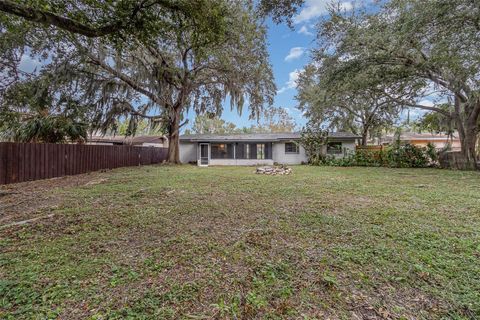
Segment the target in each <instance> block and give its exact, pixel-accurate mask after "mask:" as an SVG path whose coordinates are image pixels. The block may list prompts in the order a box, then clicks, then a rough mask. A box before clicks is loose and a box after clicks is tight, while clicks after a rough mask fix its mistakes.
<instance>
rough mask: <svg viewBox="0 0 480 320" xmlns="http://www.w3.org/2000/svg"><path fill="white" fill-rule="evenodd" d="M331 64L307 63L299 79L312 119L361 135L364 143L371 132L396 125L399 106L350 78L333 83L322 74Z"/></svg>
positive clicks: (300, 96) (302, 98) (304, 104)
mask: <svg viewBox="0 0 480 320" xmlns="http://www.w3.org/2000/svg"><path fill="white" fill-rule="evenodd" d="M332 66H333V65H328V64H326V65H323V66H316V65H315V64H310V65H308V66H307V67H305V69H304V71H303V72H302V73H301V74H300V76H299V80H298V95H297V97H296V98H297V100H298V101H299V103H300V105H299V109H300V110H302V111H303V112H304V114H305V116H306V117H307V118H308V119H309V120H310V121H311V122H317V123H319V124H325V125H326V127H327V128H328V129H329V130H340V131H343V130H345V131H351V132H352V133H354V134H358V135H361V136H362V145H367V140H368V135H369V134H370V135H375V134H378V133H379V132H380V131H381V130H382V129H384V128H386V127H390V126H391V125H393V123H394V121H395V119H396V118H397V117H398V115H399V113H400V108H399V106H398V104H397V103H393V102H392V101H390V100H389V99H386V98H385V97H381V96H379V95H377V92H378V90H369V89H366V90H356V88H355V87H354V86H351V82H350V83H341V84H339V85H336V86H332V85H331V84H330V83H327V82H325V81H323V79H322V77H321V75H322V74H325V73H328V72H329V71H328V70H325V68H328V67H332ZM359 76H364V75H362V74H360V75H359Z"/></svg>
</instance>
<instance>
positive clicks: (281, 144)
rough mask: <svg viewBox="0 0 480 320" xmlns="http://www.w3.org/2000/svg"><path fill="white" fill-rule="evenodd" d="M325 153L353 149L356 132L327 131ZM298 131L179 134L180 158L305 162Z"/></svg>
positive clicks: (202, 162) (208, 161)
mask: <svg viewBox="0 0 480 320" xmlns="http://www.w3.org/2000/svg"><path fill="white" fill-rule="evenodd" d="M328 137H329V139H328V140H329V142H328V144H327V146H326V150H325V153H326V154H328V155H332V156H335V157H343V156H345V155H346V154H348V153H351V152H355V146H356V143H357V140H358V139H360V137H359V136H357V135H354V134H351V133H347V132H333V133H329V135H328ZM300 138H301V134H300V133H253V134H232V135H217V134H194V135H183V136H180V161H181V162H182V163H196V164H198V165H199V166H208V165H273V164H274V163H281V164H301V163H303V162H307V161H308V159H307V155H306V154H305V149H304V148H303V147H302V146H301V145H300V144H299V141H300Z"/></svg>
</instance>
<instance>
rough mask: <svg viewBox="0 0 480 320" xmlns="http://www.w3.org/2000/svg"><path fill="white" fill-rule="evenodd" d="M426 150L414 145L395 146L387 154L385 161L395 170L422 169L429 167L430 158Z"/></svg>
mask: <svg viewBox="0 0 480 320" xmlns="http://www.w3.org/2000/svg"><path fill="white" fill-rule="evenodd" d="M426 151H427V149H426V148H420V147H417V146H415V145H413V144H405V145H398V144H394V145H393V146H392V147H390V148H388V149H387V150H386V152H385V161H386V163H387V165H388V166H389V167H395V168H421V167H427V166H428V164H429V158H428V155H427V152H426Z"/></svg>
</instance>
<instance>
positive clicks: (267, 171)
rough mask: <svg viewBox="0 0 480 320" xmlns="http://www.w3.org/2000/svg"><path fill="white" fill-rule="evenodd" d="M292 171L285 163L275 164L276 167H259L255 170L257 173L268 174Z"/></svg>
mask: <svg viewBox="0 0 480 320" xmlns="http://www.w3.org/2000/svg"><path fill="white" fill-rule="evenodd" d="M291 172H292V169H291V168H288V167H286V166H284V165H280V166H274V167H269V166H266V167H258V168H257V169H256V171H255V173H256V174H266V175H286V174H290V173H291Z"/></svg>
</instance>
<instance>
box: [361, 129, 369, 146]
mask: <svg viewBox="0 0 480 320" xmlns="http://www.w3.org/2000/svg"><path fill="white" fill-rule="evenodd" d="M367 140H368V130H363V131H362V146H366V145H367Z"/></svg>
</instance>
